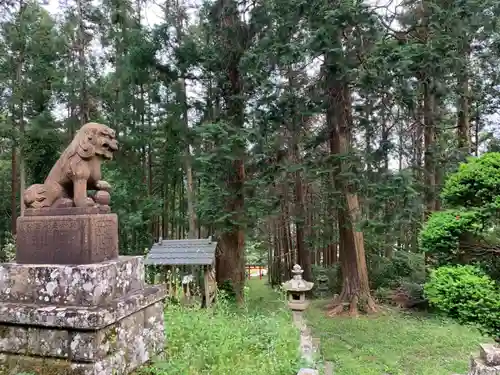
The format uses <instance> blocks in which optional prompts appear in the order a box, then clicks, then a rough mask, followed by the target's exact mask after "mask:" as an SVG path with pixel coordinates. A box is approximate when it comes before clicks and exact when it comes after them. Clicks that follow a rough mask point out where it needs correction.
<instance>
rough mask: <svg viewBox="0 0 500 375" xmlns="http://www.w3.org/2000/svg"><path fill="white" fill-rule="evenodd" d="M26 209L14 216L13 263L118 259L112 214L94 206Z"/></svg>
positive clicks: (115, 228)
mask: <svg viewBox="0 0 500 375" xmlns="http://www.w3.org/2000/svg"><path fill="white" fill-rule="evenodd" d="M26 211H27V212H26V215H25V216H21V217H19V218H18V219H17V237H16V262H17V263H22V264H70V265H71V264H91V263H98V262H104V261H106V260H110V259H116V258H118V217H117V215H116V214H110V213H107V214H104V213H100V211H99V208H97V207H71V208H54V209H53V208H43V209H37V210H35V209H29V210H26Z"/></svg>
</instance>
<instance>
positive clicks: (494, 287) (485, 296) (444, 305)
mask: <svg viewBox="0 0 500 375" xmlns="http://www.w3.org/2000/svg"><path fill="white" fill-rule="evenodd" d="M424 293H425V296H426V298H427V299H428V301H429V303H430V304H431V306H435V307H436V308H438V309H439V310H441V311H443V312H444V313H446V314H447V315H448V316H450V317H452V318H454V319H456V320H458V321H459V322H460V323H462V324H473V325H475V326H476V327H477V328H478V329H479V330H480V331H481V332H482V333H484V334H486V335H489V336H491V337H493V338H495V339H496V340H499V339H500V288H499V286H498V284H497V283H496V282H495V281H493V280H492V279H491V278H490V277H489V276H487V275H486V274H485V273H484V272H483V271H482V270H481V269H480V268H477V267H474V266H470V265H466V266H444V267H440V268H438V269H436V270H433V271H432V272H431V275H430V279H429V281H428V282H427V283H426V284H425V288H424Z"/></svg>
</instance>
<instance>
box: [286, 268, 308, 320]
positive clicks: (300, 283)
mask: <svg viewBox="0 0 500 375" xmlns="http://www.w3.org/2000/svg"><path fill="white" fill-rule="evenodd" d="M303 272H304V270H303V269H302V268H301V267H300V266H299V265H298V264H296V265H295V266H293V268H292V273H293V278H292V279H291V280H289V281H287V282H286V283H283V289H285V290H286V292H287V295H288V307H289V308H290V309H292V310H293V311H304V310H305V309H307V306H309V301H307V300H306V293H307V292H308V291H310V290H311V289H312V287H313V286H314V283H311V282H309V281H306V280H304V279H303V278H302V273H303Z"/></svg>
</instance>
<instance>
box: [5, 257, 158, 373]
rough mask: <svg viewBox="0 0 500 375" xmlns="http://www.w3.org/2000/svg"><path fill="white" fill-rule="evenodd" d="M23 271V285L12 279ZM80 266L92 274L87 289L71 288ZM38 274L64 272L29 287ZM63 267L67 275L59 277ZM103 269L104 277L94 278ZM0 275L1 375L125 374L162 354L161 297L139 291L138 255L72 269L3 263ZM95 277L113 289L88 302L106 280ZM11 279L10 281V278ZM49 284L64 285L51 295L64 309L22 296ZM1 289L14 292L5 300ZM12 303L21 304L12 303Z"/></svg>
mask: <svg viewBox="0 0 500 375" xmlns="http://www.w3.org/2000/svg"><path fill="white" fill-rule="evenodd" d="M110 264H114V269H115V271H116V273H112V275H115V276H114V277H113V276H111V277H109V274H108V273H107V272H108V271H109V269H113V267H111V266H110ZM18 267H20V268H18ZM30 267H31V270H29V272H28V273H27V274H28V276H29V277H31V279H30V281H28V282H24V281H26V280H23V278H22V277H20V276H19V275H20V274H23V272H24V271H22V270H24V269H25V268H28V269H29V268H30ZM50 267H52V268H51V272H48V271H47V268H50ZM82 267H83V269H84V270H85V274H91V275H92V276H91V277H90V278H89V279H88V280H86V281H85V283H89V284H90V285H91V287H89V288H86V287H84V286H83V285H85V284H82V283H81V282H80V281H78V282H75V283H74V284H71V282H72V281H74V280H75V277H74V275H75V274H78V275H80V276H81V272H82V269H81V268H82ZM93 267H94V268H93ZM95 267H97V268H95ZM39 268H44V269H45V271H44V272H42V274H43V275H50V274H54V275H55V274H58V272H60V271H61V270H63V272H62V274H63V275H66V276H64V277H63V278H62V279H60V278H57V277H55V276H54V277H53V278H51V279H50V278H49V279H47V278H41V279H38V281H35V280H37V279H36V278H33V275H38V272H39V271H34V269H39ZM65 269H70V270H71V272H68V273H65V272H64V270H65ZM103 269H104V270H107V271H103V272H101V271H102V270H103ZM0 270H2V272H3V274H2V272H0V275H3V276H2V277H0V282H4V285H3V286H0V292H1V293H0V296H2V298H3V299H4V300H5V299H7V300H8V302H5V301H4V302H2V301H0V374H2V375H4V374H5V375H11V374H12V375H14V374H16V375H17V374H18V373H20V372H23V371H24V372H30V373H33V374H37V375H49V374H50V375H64V374H67V375H70V374H71V375H125V374H128V373H129V372H131V371H132V370H134V369H135V368H137V367H138V366H140V365H142V364H143V363H145V362H147V361H148V360H150V359H152V358H153V357H155V356H156V355H158V354H160V353H161V352H162V351H163V348H164V346H165V332H164V323H163V300H164V299H165V297H166V295H167V293H166V289H165V286H164V285H149V286H145V285H144V266H143V263H142V258H141V257H122V258H120V260H119V261H111V262H106V264H100V265H88V266H74V267H69V266H37V265H31V266H29V265H12V264H9V265H3V266H0ZM19 270H21V271H19ZM47 272H48V273H47ZM75 272H76V273H75ZM99 272H101V273H100V274H101V276H102V277H109V279H106V280H107V282H108V283H109V284H110V285H111V288H110V290H113V291H114V292H113V293H108V294H105V295H106V298H104V299H103V298H101V297H102V296H103V295H104V293H101V294H100V297H99V298H98V299H95V298H94V297H95V293H93V292H91V291H95V287H96V286H97V285H100V284H102V283H103V282H105V281H104V280H103V278H102V277H96V275H97V274H99ZM12 274H15V275H17V276H15V277H11V276H9V275H12ZM117 274H119V275H121V276H119V277H117V276H116V275H117ZM5 275H7V276H6V277H4V276H5ZM54 279H56V280H57V282H56V284H57V285H59V284H60V283H62V284H64V285H65V288H62V290H63V293H62V294H61V293H59V294H58V295H59V297H60V299H59V301H63V303H57V302H56V300H55V299H49V301H46V300H45V298H43V302H42V301H41V300H40V299H38V298H31V299H29V298H27V297H26V296H33V295H38V294H40V293H42V294H43V295H45V294H44V293H45V292H46V289H47V285H46V284H48V283H50V282H54ZM80 279H81V277H80ZM6 280H8V282H7V281H6ZM132 280H135V281H132ZM44 283H45V285H44ZM68 283H69V284H68ZM19 284H22V286H20V285H19ZM4 288H7V289H11V290H16V291H18V292H17V294H9V293H6V292H5V291H4V290H3V291H2V289H4ZM30 288H31V289H30ZM73 288H74V289H73ZM49 289H50V288H49ZM55 289H57V288H55ZM55 289H54V290H55ZM103 289H106V288H103ZM28 290H30V291H31V292H29V293H28V292H27V291H28ZM57 290H58V291H59V290H60V289H57ZM106 290H107V289H106ZM19 291H23V293H21V292H19ZM80 292H82V293H83V294H80V295H79V294H78V293H80ZM63 295H64V296H65V297H64V298H62V297H61V296H63ZM77 296H78V297H77ZM15 297H17V298H22V299H21V301H17V302H15ZM52 297H53V296H51V298H52ZM48 303H51V304H48ZM73 303H75V304H73Z"/></svg>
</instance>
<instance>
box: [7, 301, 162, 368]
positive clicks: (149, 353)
mask: <svg viewBox="0 0 500 375" xmlns="http://www.w3.org/2000/svg"><path fill="white" fill-rule="evenodd" d="M159 306H162V303H161V302H158V303H157V304H156V305H155V306H154V307H153V310H154V311H160V309H159ZM145 310H146V309H142V310H139V311H137V312H136V313H134V314H132V315H130V316H128V317H126V318H124V319H122V320H120V321H118V322H116V323H115V324H114V325H113V326H112V327H108V328H106V329H103V330H98V331H93V332H78V331H75V332H72V333H71V335H72V339H71V342H70V343H69V348H68V349H69V351H70V352H71V356H70V358H69V360H68V359H64V358H63V357H61V356H59V355H58V356H51V357H50V358H45V359H43V358H42V357H40V356H30V355H29V354H26V353H19V354H13V353H0V374H2V375H4V374H5V375H17V374H18V373H19V372H22V371H24V372H30V373H33V374H36V375H49V374H50V375H52V374H54V375H63V374H67V375H70V374H71V375H96V374H98V375H120V374H128V373H129V372H131V371H132V370H134V369H136V368H137V367H139V366H140V365H142V364H144V363H145V362H147V361H149V360H151V359H153V358H154V357H155V356H156V355H158V354H160V352H161V351H163V348H164V347H165V333H164V327H163V322H162V320H163V319H161V317H162V316H163V313H162V314H161V317H160V316H158V317H156V319H158V320H159V321H161V323H160V324H158V325H155V326H149V328H146V325H147V322H146V320H145V316H146V314H145ZM153 310H150V312H151V311H153ZM150 318H151V317H150ZM46 331H47V332H54V331H53V330H50V329H47V330H46ZM47 335H50V334H49V333H47ZM50 371H52V372H50Z"/></svg>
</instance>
